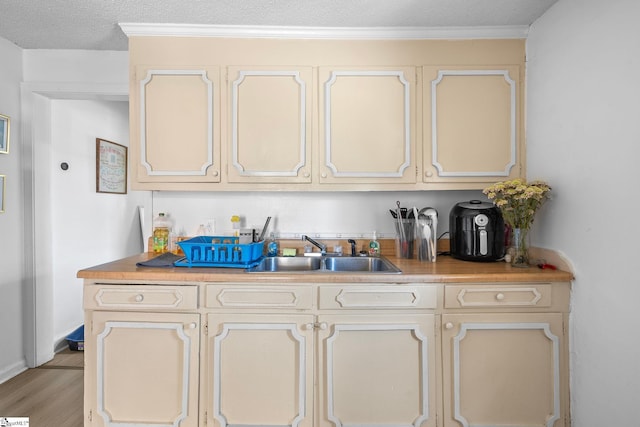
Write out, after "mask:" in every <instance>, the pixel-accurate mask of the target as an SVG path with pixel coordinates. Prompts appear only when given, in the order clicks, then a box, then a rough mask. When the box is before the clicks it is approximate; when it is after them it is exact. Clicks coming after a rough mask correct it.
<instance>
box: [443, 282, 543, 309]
mask: <svg viewBox="0 0 640 427" xmlns="http://www.w3.org/2000/svg"><path fill="white" fill-rule="evenodd" d="M444 306H445V308H479V307H550V306H551V285H549V284H521V285H520V284H518V285H511V286H509V285H475V286H474V285H447V286H445V289H444Z"/></svg>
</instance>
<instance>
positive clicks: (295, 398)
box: [84, 281, 570, 427]
mask: <svg viewBox="0 0 640 427" xmlns="http://www.w3.org/2000/svg"><path fill="white" fill-rule="evenodd" d="M569 290H570V284H569V283H553V284H551V283H538V284H536V283H533V284H532V283H529V284H518V283H510V284H505V283H500V284H490V283H487V284H446V285H445V284H396V285H393V284H337V283H331V284H313V283H307V284H291V285H287V284H279V285H278V284H273V285H271V284H266V283H263V284H258V285H256V284H241V283H230V284H211V283H200V284H197V285H194V284H192V285H191V286H187V285H180V284H173V285H163V284H159V283H156V284H152V285H135V286H134V285H126V284H122V285H117V284H110V285H102V284H98V283H93V282H91V281H87V283H85V298H84V301H85V310H86V313H85V322H86V326H85V334H86V337H85V415H86V419H85V427H90V426H91V427H94V426H114V427H116V426H117V427H125V426H136V427H143V426H149V427H152V426H153V427H160V426H172V427H192V426H200V427H204V426H207V427H209V426H216V427H237V426H242V427H252V426H255V427H257V426H278V427H284V426H291V427H355V426H359V427H365V426H367V427H400V426H402V427H480V426H483V427H488V426H509V427H534V426H536V427H569V425H570V421H569V416H568V405H569V386H568V372H569V366H568V349H567V338H566V336H565V332H564V331H565V329H566V323H567V317H568V302H569ZM196 291H198V292H197V293H196Z"/></svg>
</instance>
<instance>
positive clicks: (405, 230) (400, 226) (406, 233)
mask: <svg viewBox="0 0 640 427" xmlns="http://www.w3.org/2000/svg"><path fill="white" fill-rule="evenodd" d="M394 224H395V227H396V257H397V258H409V259H411V258H413V243H414V239H415V221H414V220H413V219H402V220H396V221H394Z"/></svg>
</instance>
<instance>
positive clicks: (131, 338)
mask: <svg viewBox="0 0 640 427" xmlns="http://www.w3.org/2000/svg"><path fill="white" fill-rule="evenodd" d="M90 325H91V327H90V328H89V334H88V336H87V337H86V340H87V343H86V346H85V351H88V357H87V367H86V368H85V369H86V370H87V374H86V375H87V377H88V378H87V379H86V381H85V387H87V386H88V387H87V390H86V395H87V396H91V397H90V398H89V399H88V400H89V401H90V402H93V405H91V409H92V411H93V413H94V415H93V416H92V418H93V424H92V425H94V426H119V425H134V424H135V425H136V426H147V425H148V426H157V425H167V426H169V425H171V426H181V427H186V426H197V425H198V387H199V369H198V367H199V345H200V341H199V331H200V326H199V325H200V322H199V315H197V314H182V313H178V314H158V313H145V314H143V313H114V312H93V313H92V314H91V323H90ZM89 355H93V356H91V357H89ZM94 363H95V365H94Z"/></svg>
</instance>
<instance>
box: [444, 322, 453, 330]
mask: <svg viewBox="0 0 640 427" xmlns="http://www.w3.org/2000/svg"><path fill="white" fill-rule="evenodd" d="M444 328H445V329H453V323H451V322H447V323H445V324H444Z"/></svg>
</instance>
